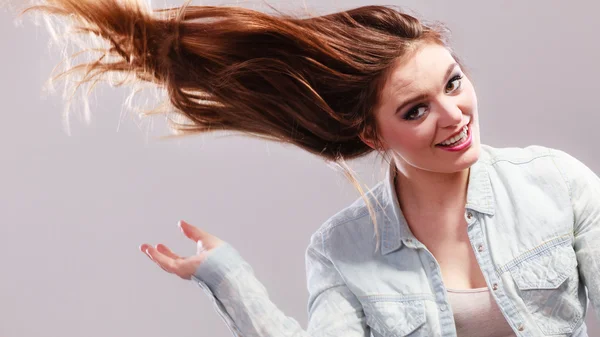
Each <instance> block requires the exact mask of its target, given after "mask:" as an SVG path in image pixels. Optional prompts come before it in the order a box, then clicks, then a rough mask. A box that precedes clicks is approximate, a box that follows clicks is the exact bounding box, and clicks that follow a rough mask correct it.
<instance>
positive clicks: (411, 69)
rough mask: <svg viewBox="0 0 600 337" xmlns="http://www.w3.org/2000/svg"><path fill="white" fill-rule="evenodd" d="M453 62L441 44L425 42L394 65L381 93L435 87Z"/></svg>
mask: <svg viewBox="0 0 600 337" xmlns="http://www.w3.org/2000/svg"><path fill="white" fill-rule="evenodd" d="M453 63H455V60H454V58H453V57H452V55H451V54H450V52H449V51H448V50H447V49H446V48H445V47H443V46H440V45H437V44H427V45H424V46H422V47H420V48H419V49H418V50H417V51H415V53H414V54H413V55H412V56H411V57H410V58H408V59H406V60H404V61H403V62H401V63H399V64H398V65H396V66H395V67H394V69H393V70H392V72H391V73H390V76H389V78H388V80H387V82H386V84H385V86H384V89H383V94H384V97H385V95H386V94H387V95H390V94H393V95H397V94H398V93H403V94H404V93H405V94H410V93H420V92H422V91H426V90H433V89H437V88H438V87H439V86H440V84H441V83H442V81H443V77H444V75H445V74H446V70H447V69H448V66H449V65H450V64H453Z"/></svg>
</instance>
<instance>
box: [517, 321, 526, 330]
mask: <svg viewBox="0 0 600 337" xmlns="http://www.w3.org/2000/svg"><path fill="white" fill-rule="evenodd" d="M517 329H518V330H519V331H523V330H525V326H524V325H523V324H522V323H521V324H519V326H518V327H517Z"/></svg>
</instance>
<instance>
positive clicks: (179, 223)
mask: <svg viewBox="0 0 600 337" xmlns="http://www.w3.org/2000/svg"><path fill="white" fill-rule="evenodd" d="M177 226H178V227H179V228H181V220H179V221H177Z"/></svg>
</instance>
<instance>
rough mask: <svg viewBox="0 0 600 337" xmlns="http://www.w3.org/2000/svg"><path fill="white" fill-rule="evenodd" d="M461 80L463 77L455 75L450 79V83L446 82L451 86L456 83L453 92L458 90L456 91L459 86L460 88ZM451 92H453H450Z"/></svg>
mask: <svg viewBox="0 0 600 337" xmlns="http://www.w3.org/2000/svg"><path fill="white" fill-rule="evenodd" d="M462 78H463V75H456V76H454V77H452V78H451V79H450V81H449V82H448V84H452V83H454V82H456V84H455V85H456V88H455V89H454V90H458V89H460V86H461V84H462V81H461V80H462ZM446 88H447V87H446ZM452 91H453V90H452Z"/></svg>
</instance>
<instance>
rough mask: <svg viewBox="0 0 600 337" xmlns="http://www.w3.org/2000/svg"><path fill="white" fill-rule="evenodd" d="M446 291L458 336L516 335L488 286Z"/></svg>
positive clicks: (493, 336)
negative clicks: (483, 333) (484, 333)
mask: <svg viewBox="0 0 600 337" xmlns="http://www.w3.org/2000/svg"><path fill="white" fill-rule="evenodd" d="M446 291H447V292H448V301H449V302H450V306H451V307H452V312H453V313H454V322H455V323H456V333H457V336H458V337H516V335H515V333H514V331H513V330H512V328H511V327H510V325H509V324H508V322H507V321H506V319H505V318H504V315H502V312H501V311H500V308H499V307H498V304H496V301H495V300H494V298H493V297H492V294H490V292H489V289H488V288H476V289H464V290H458V289H447V290H446ZM482 331H485V332H486V333H487V334H486V335H482Z"/></svg>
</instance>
